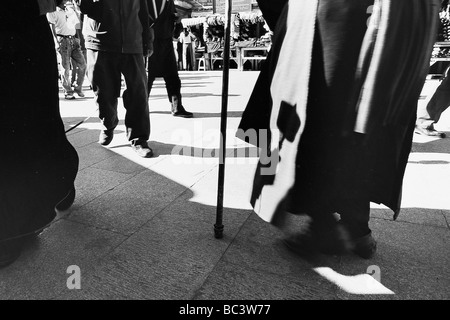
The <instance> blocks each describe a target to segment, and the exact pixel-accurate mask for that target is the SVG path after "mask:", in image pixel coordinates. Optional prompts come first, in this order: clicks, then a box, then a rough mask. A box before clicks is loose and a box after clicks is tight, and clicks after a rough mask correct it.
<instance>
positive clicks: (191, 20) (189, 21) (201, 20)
mask: <svg viewBox="0 0 450 320" xmlns="http://www.w3.org/2000/svg"><path fill="white" fill-rule="evenodd" d="M205 21H206V18H205V17H198V18H186V19H181V23H182V24H183V28H187V27H190V26H196V25H199V24H203V23H204V22H205Z"/></svg>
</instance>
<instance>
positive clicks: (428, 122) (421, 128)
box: [415, 76, 450, 138]
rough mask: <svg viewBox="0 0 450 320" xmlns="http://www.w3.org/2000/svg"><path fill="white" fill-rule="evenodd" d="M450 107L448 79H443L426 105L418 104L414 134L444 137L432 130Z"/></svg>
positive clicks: (449, 80) (449, 84)
mask: <svg viewBox="0 0 450 320" xmlns="http://www.w3.org/2000/svg"><path fill="white" fill-rule="evenodd" d="M449 106H450V78H449V77H447V76H446V77H445V78H444V79H443V80H442V82H441V84H440V85H439V86H438V87H437V88H436V91H435V92H434V94H433V96H432V97H431V99H430V100H429V101H428V103H427V104H419V105H418V108H417V120H416V130H415V132H416V133H419V134H422V135H427V136H438V137H442V138H443V137H445V134H444V133H443V132H440V131H436V130H435V129H434V124H435V123H437V122H438V121H439V119H440V117H441V114H442V112H444V111H445V110H446V109H447V108H448V107H449Z"/></svg>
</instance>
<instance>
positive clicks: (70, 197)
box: [56, 187, 75, 211]
mask: <svg viewBox="0 0 450 320" xmlns="http://www.w3.org/2000/svg"><path fill="white" fill-rule="evenodd" d="M74 201H75V187H72V189H71V190H70V191H69V193H68V194H67V195H66V196H65V198H64V199H62V200H61V201H60V202H59V203H58V204H57V205H56V209H58V210H59V211H64V210H67V209H69V208H70V207H71V206H72V204H73V202H74Z"/></svg>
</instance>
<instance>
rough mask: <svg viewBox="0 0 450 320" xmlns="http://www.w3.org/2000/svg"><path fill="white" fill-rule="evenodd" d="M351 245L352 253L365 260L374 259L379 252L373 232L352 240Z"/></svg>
mask: <svg viewBox="0 0 450 320" xmlns="http://www.w3.org/2000/svg"><path fill="white" fill-rule="evenodd" d="M351 243H352V248H351V251H352V252H353V253H355V254H356V255H358V256H360V257H361V258H363V259H370V258H372V257H373V256H374V255H375V252H376V251H377V242H376V241H375V239H374V238H373V237H372V232H370V233H368V234H367V235H365V236H363V237H360V238H356V239H352V240H351Z"/></svg>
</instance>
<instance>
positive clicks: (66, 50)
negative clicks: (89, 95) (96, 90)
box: [59, 38, 74, 99]
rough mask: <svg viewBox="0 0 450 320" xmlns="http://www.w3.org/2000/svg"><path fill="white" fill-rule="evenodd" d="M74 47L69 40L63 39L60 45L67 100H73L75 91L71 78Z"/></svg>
mask: <svg viewBox="0 0 450 320" xmlns="http://www.w3.org/2000/svg"><path fill="white" fill-rule="evenodd" d="M71 52H72V46H71V44H70V40H69V39H68V38H62V39H61V42H60V44H59V53H60V54H61V64H62V67H63V68H64V75H63V76H62V86H63V88H64V94H65V96H66V99H73V98H74V97H73V89H72V84H71V82H70V81H71V77H70V65H71V63H70V59H71Z"/></svg>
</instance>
